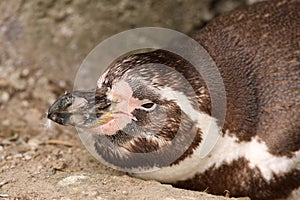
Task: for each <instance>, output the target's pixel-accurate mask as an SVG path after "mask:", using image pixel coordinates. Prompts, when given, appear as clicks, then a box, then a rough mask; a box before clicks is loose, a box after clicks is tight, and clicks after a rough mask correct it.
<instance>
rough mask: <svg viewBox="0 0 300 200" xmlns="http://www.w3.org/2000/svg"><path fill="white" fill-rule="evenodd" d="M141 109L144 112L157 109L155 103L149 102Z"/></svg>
mask: <svg viewBox="0 0 300 200" xmlns="http://www.w3.org/2000/svg"><path fill="white" fill-rule="evenodd" d="M141 107H142V109H143V110H146V111H151V110H154V108H155V107H156V104H155V103H153V102H148V103H144V104H142V105H141Z"/></svg>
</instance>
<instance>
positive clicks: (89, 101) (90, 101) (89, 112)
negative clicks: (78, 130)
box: [47, 89, 112, 128]
mask: <svg viewBox="0 0 300 200" xmlns="http://www.w3.org/2000/svg"><path fill="white" fill-rule="evenodd" d="M110 106H111V101H110V100H109V99H107V96H106V90H104V89H93V90H90V91H74V92H72V93H66V94H64V95H63V96H61V97H59V98H58V99H57V100H56V101H55V102H54V103H53V104H52V105H51V107H50V108H49V110H48V113H47V118H49V119H50V120H52V121H54V122H56V123H58V124H61V125H71V126H78V127H82V128H83V127H94V126H98V125H102V124H105V123H107V122H108V121H110V120H111V119H112V114H111V112H110Z"/></svg>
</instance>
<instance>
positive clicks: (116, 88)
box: [86, 80, 145, 135]
mask: <svg viewBox="0 0 300 200" xmlns="http://www.w3.org/2000/svg"><path fill="white" fill-rule="evenodd" d="M132 94H133V91H132V89H131V87H130V86H129V84H128V83H127V82H126V81H124V80H120V81H118V82H116V83H115V84H114V85H112V89H111V91H109V92H108V94H107V96H108V98H109V99H110V100H111V101H112V102H113V103H112V105H111V108H110V111H109V112H110V113H109V114H104V116H103V117H105V115H111V119H110V120H108V122H106V123H105V124H103V125H96V126H94V127H90V128H87V129H86V130H87V131H89V132H90V133H92V134H100V135H114V134H115V133H116V132H117V131H118V130H122V129H123V128H124V127H125V126H126V125H127V124H129V123H131V122H132V120H136V119H135V117H134V116H133V115H132V114H131V112H132V111H133V110H134V109H136V108H139V107H140V106H141V105H142V104H143V103H144V102H145V100H139V99H136V98H134V97H132ZM99 120H100V121H101V118H100V119H99Z"/></svg>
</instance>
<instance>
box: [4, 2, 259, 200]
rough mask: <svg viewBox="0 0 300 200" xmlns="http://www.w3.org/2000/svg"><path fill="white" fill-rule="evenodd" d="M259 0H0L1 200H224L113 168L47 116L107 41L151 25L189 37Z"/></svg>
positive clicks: (74, 133)
mask: <svg viewBox="0 0 300 200" xmlns="http://www.w3.org/2000/svg"><path fill="white" fill-rule="evenodd" d="M255 1H256V0H248V1H246V0H244V1H243V0H240V1H239V0H200V1H199V0H175V1H174V0H162V1H156V0H143V1H140V0H120V1H118V0H99V1H96V0H60V1H59V0H32V1H29V0H11V1H4V0H0V198H10V199H83V198H85V199H169V200H170V199H224V198H225V197H216V196H212V195H207V194H205V193H201V192H193V191H187V190H180V189H176V188H172V187H171V186H169V185H162V184H160V183H158V182H155V181H143V180H139V179H135V178H131V177H129V176H127V175H125V174H124V173H120V172H116V171H114V170H112V169H109V168H107V167H105V166H103V165H102V164H101V163H99V162H98V161H97V160H95V159H94V158H93V157H92V156H90V154H89V153H88V152H87V151H86V150H85V148H84V146H83V145H82V144H81V141H80V140H79V138H78V137H77V136H76V131H75V129H73V128H69V127H60V126H57V125H52V126H51V127H50V126H49V125H48V124H47V121H46V119H45V113H46V111H47V109H48V108H49V106H50V105H51V103H52V102H53V101H54V100H55V99H56V98H57V97H58V96H60V95H61V94H63V92H64V91H71V90H72V85H73V80H74V78H75V74H76V72H77V69H78V67H79V66H80V64H81V62H82V61H83V59H84V58H85V56H86V55H87V54H88V53H89V52H90V51H91V50H92V49H93V48H94V47H95V46H96V45H97V44H98V43H100V42H101V41H103V40H105V39H106V38H108V37H110V36H112V35H114V34H116V33H119V32H121V31H124V30H128V29H132V28H137V27H146V26H157V27H165V28H170V29H174V30H177V31H180V32H183V33H186V34H188V33H190V32H192V31H193V30H196V29H198V28H201V27H202V26H203V25H205V23H207V22H208V21H209V20H210V19H212V18H213V17H215V16H217V15H219V14H221V13H223V12H226V11H229V10H231V9H233V8H235V7H237V6H240V5H245V4H251V3H253V2H255ZM224 195H225V194H224Z"/></svg>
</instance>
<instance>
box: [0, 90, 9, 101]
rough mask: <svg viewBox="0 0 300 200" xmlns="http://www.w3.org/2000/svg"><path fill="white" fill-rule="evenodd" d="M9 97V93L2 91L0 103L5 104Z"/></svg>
mask: <svg viewBox="0 0 300 200" xmlns="http://www.w3.org/2000/svg"><path fill="white" fill-rule="evenodd" d="M9 98H10V96H9V93H8V92H6V91H4V92H2V94H1V96H0V103H7V102H8V100H9Z"/></svg>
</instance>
